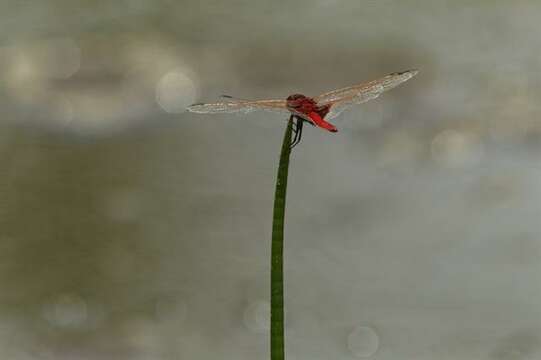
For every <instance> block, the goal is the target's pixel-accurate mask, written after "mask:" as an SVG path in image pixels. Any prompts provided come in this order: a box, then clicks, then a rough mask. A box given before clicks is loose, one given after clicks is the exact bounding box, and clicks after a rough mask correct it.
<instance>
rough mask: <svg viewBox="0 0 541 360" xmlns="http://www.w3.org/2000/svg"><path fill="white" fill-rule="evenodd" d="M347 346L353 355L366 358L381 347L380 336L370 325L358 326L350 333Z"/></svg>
mask: <svg viewBox="0 0 541 360" xmlns="http://www.w3.org/2000/svg"><path fill="white" fill-rule="evenodd" d="M347 346H348V349H349V351H350V352H351V354H352V355H353V356H356V357H359V358H366V357H370V356H372V355H374V354H375V353H376V351H378V348H379V336H378V334H376V332H375V331H374V330H373V329H372V328H371V327H368V326H358V327H356V328H355V329H353V331H352V332H350V333H349V335H348V340H347Z"/></svg>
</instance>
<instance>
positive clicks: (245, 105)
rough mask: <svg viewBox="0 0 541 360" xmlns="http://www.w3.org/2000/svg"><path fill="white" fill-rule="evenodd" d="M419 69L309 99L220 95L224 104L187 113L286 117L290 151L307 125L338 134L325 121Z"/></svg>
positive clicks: (198, 107)
mask: <svg viewBox="0 0 541 360" xmlns="http://www.w3.org/2000/svg"><path fill="white" fill-rule="evenodd" d="M418 72H419V71H418V70H406V71H402V72H394V73H391V74H389V75H386V76H384V77H382V78H379V79H376V80H373V81H369V82H365V83H361V84H358V85H353V86H349V87H345V88H342V89H337V90H333V91H329V92H326V93H324V94H321V95H318V96H314V97H308V96H305V95H303V94H293V95H289V96H288V97H287V98H286V99H285V100H246V99H237V98H234V97H232V96H229V95H222V97H223V98H225V99H224V101H221V102H215V103H197V104H193V105H190V106H189V107H188V108H187V110H188V111H190V112H194V113H199V114H219V113H249V112H252V111H256V110H266V111H271V112H277V113H283V114H288V115H289V121H291V122H293V123H294V125H295V126H294V128H293V132H294V134H295V135H294V138H293V140H292V142H291V148H293V147H295V146H296V145H297V144H299V143H300V141H301V138H302V127H303V124H304V123H305V122H306V123H308V124H310V125H312V126H315V127H318V128H321V129H323V130H326V131H329V132H337V131H338V129H337V128H336V126H335V125H333V124H331V123H330V122H328V120H332V119H334V118H336V117H337V116H338V115H340V114H341V113H342V112H343V111H344V110H346V109H348V108H349V107H351V106H352V105H355V104H362V103H364V102H367V101H369V100H372V99H375V98H377V97H378V96H380V95H381V93H383V92H385V91H387V90H390V89H392V88H394V87H396V86H398V85H400V84H402V83H403V82H405V81H407V80H409V79H411V78H412V77H414V76H415V75H417V73H418Z"/></svg>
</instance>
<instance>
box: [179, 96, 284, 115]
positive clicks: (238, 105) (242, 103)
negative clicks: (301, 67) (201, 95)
mask: <svg viewBox="0 0 541 360" xmlns="http://www.w3.org/2000/svg"><path fill="white" fill-rule="evenodd" d="M187 110H188V111H191V112H194V113H199V114H218V113H235V112H242V113H249V112H252V111H256V110H267V111H274V112H280V113H288V112H289V111H288V110H287V107H286V101H285V100H254V101H251V100H240V99H231V98H229V99H228V100H227V101H223V102H216V103H208V104H203V103H200V104H193V105H191V106H189V107H188V108H187Z"/></svg>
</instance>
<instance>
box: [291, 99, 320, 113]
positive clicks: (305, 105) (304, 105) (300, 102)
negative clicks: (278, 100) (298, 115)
mask: <svg viewBox="0 0 541 360" xmlns="http://www.w3.org/2000/svg"><path fill="white" fill-rule="evenodd" d="M286 101H287V107H288V108H290V109H294V110H297V111H300V112H302V113H307V112H309V111H311V110H312V109H313V108H314V107H315V106H316V103H315V101H314V100H313V99H311V98H309V97H307V96H304V95H302V94H293V95H289V96H288V97H287V99H286Z"/></svg>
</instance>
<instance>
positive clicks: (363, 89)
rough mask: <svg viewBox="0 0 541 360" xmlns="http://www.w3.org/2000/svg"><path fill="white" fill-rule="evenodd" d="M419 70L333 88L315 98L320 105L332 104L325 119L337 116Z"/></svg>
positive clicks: (409, 77) (375, 96)
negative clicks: (336, 88) (341, 87)
mask: <svg viewBox="0 0 541 360" xmlns="http://www.w3.org/2000/svg"><path fill="white" fill-rule="evenodd" d="M417 73H418V70H407V71H403V72H399V73H392V74H389V75H387V76H384V77H382V78H380V79H377V80H373V81H370V82H367V83H363V84H359V85H354V86H350V87H347V88H343V89H338V90H333V91H330V92H328V93H325V94H321V95H319V96H316V97H315V98H314V100H315V101H316V102H317V103H318V104H319V105H330V111H329V113H328V114H327V116H325V119H332V118H335V117H337V116H338V115H339V114H340V113H341V112H342V111H344V110H345V109H347V108H348V107H349V106H351V105H354V104H362V103H364V102H367V101H369V100H372V99H375V98H377V97H378V96H379V95H380V94H381V93H382V92H384V91H387V90H390V89H392V88H394V87H396V86H398V85H400V84H402V83H403V82H404V81H407V80H409V79H411V78H412V77H414V76H415V75H417Z"/></svg>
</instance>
